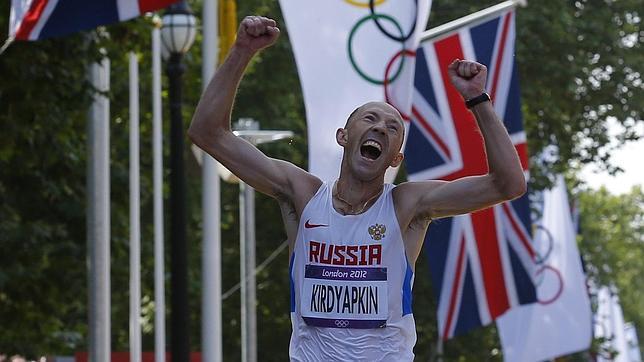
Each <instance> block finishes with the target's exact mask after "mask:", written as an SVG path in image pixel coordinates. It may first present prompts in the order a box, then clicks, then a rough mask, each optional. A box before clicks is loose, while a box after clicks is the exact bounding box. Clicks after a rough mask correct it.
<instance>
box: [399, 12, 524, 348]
mask: <svg viewBox="0 0 644 362" xmlns="http://www.w3.org/2000/svg"><path fill="white" fill-rule="evenodd" d="M514 37H515V30H514V11H512V10H510V11H508V12H505V13H503V14H501V15H500V16H497V17H495V18H493V19H489V18H488V19H487V20H484V21H483V22H479V23H478V24H473V25H469V26H467V27H463V28H460V29H457V30H455V31H454V32H452V33H449V34H446V35H444V36H442V37H440V38H439V39H432V40H430V41H427V42H423V43H421V45H420V48H419V49H418V50H417V54H416V75H415V80H414V88H415V89H414V97H413V106H412V115H411V123H410V125H409V127H410V128H409V138H408V141H407V146H406V149H405V159H406V161H407V164H406V166H407V170H408V173H409V179H410V180H427V179H442V180H454V179H457V178H460V177H463V176H470V175H477V174H484V173H487V171H488V168H487V162H486V159H485V153H484V148H483V140H482V138H481V135H480V132H479V131H478V129H477V127H476V123H475V122H476V121H475V119H474V117H473V115H472V114H471V113H470V112H469V111H468V110H467V108H466V107H465V105H464V102H463V99H462V98H461V96H460V95H459V93H458V92H457V91H456V89H454V87H452V86H451V84H450V83H449V77H448V75H447V66H448V64H449V63H450V62H451V61H452V60H454V59H456V58H459V59H475V60H477V61H478V62H480V63H482V64H485V65H486V66H487V67H488V81H487V89H488V91H489V94H490V96H491V97H492V99H493V102H494V108H495V110H496V112H497V114H498V115H499V116H500V117H502V119H503V121H504V123H505V126H506V128H507V129H508V132H509V134H510V137H511V139H512V141H513V143H514V145H515V147H516V150H517V152H518V154H519V157H520V159H521V163H522V165H523V169H524V170H525V171H526V173H527V168H528V157H527V149H526V136H525V132H524V130H523V124H522V123H523V121H522V117H521V109H520V99H519V80H518V75H517V67H516V66H515V61H514V56H513V55H514ZM530 225H531V224H530V210H529V204H528V198H527V196H523V197H521V198H519V199H517V200H514V201H512V202H508V203H504V204H500V205H497V206H495V207H492V208H489V209H486V210H482V211H478V212H475V213H472V214H468V215H462V216H458V217H453V218H446V219H441V220H436V221H434V222H433V223H432V225H431V226H430V228H429V232H428V233H427V235H426V240H425V253H426V255H427V258H428V260H429V266H430V272H431V276H432V282H433V286H434V290H435V291H436V293H437V298H438V322H439V333H440V335H441V337H442V338H443V339H449V338H451V337H453V336H454V335H458V334H462V333H464V332H466V331H468V330H470V329H471V328H474V327H478V326H483V325H486V324H489V323H490V322H491V321H492V320H494V319H495V318H497V317H498V316H500V315H501V314H503V313H504V312H505V311H507V310H508V309H510V308H512V307H515V306H517V305H520V304H527V303H533V302H535V301H536V293H535V287H534V284H533V282H532V276H533V269H534V266H535V264H534V258H535V253H534V250H533V248H532V245H531V238H530V233H529V232H528V231H529V230H530Z"/></svg>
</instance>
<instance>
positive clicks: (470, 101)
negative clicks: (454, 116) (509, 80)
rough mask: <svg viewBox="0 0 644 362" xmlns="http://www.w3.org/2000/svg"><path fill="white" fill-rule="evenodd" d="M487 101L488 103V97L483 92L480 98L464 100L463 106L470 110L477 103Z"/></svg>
mask: <svg viewBox="0 0 644 362" xmlns="http://www.w3.org/2000/svg"><path fill="white" fill-rule="evenodd" d="M488 101H490V95H489V94H487V93H485V92H483V94H481V95H480V96H476V97H474V98H470V99H468V100H466V101H465V106H466V107H467V108H472V107H474V106H475V105H477V104H479V103H483V102H488Z"/></svg>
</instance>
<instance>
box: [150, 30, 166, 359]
mask: <svg viewBox="0 0 644 362" xmlns="http://www.w3.org/2000/svg"><path fill="white" fill-rule="evenodd" d="M159 27H160V24H159V22H157V23H156V24H155V26H154V28H153V29H152V178H153V181H152V183H153V192H154V201H153V203H154V361H155V362H165V270H164V269H165V253H164V251H163V243H164V237H163V236H164V235H163V144H162V139H163V132H162V129H163V126H162V123H161V115H162V113H163V112H162V109H161V34H160V33H161V32H160V30H159Z"/></svg>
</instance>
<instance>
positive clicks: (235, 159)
mask: <svg viewBox="0 0 644 362" xmlns="http://www.w3.org/2000/svg"><path fill="white" fill-rule="evenodd" d="M279 33H280V31H279V28H278V27H277V24H276V23H275V21H274V20H272V19H268V18H265V17H260V16H248V17H246V18H244V20H242V22H241V24H240V26H239V30H238V32H237V39H236V41H235V43H234V45H233V47H232V49H231V51H230V53H229V54H228V57H227V58H226V60H225V61H224V63H223V64H222V65H221V66H220V67H219V69H218V70H217V72H216V73H215V76H214V77H213V79H212V80H211V81H210V84H208V87H207V88H206V90H205V92H204V94H203V95H202V97H201V100H200V101H199V104H198V106H197V109H196V111H195V114H194V116H193V119H192V123H191V125H190V128H189V129H188V136H189V137H190V139H191V140H192V141H193V142H194V143H195V144H196V145H197V146H199V147H200V148H201V149H203V150H204V151H206V152H207V153H209V154H210V155H212V156H213V157H214V158H215V159H217V160H218V161H219V162H221V163H222V164H223V165H224V166H226V167H227V168H228V169H229V170H231V171H232V172H233V173H234V174H235V175H237V177H239V178H240V179H242V180H243V181H244V182H246V183H248V184H249V185H251V186H253V187H254V188H255V189H257V190H258V191H260V192H263V193H265V194H267V195H270V196H273V197H277V198H283V197H286V198H289V199H292V198H293V197H295V194H297V193H298V192H297V190H296V189H295V188H305V189H306V190H310V189H313V190H315V189H316V188H317V186H319V180H318V179H317V178H315V177H314V176H312V175H310V174H309V173H307V172H306V171H304V170H302V169H300V168H298V167H296V166H294V165H293V164H291V163H289V162H286V161H281V160H275V159H271V158H269V157H267V156H266V155H264V154H263V153H262V152H261V151H259V150H258V149H257V148H256V147H255V146H253V145H252V144H250V143H249V142H247V141H245V140H243V139H241V138H239V137H237V136H235V135H234V134H233V133H232V131H231V128H230V118H231V112H232V107H233V102H234V99H235V94H236V92H237V88H238V86H239V82H240V80H241V78H242V76H243V74H244V71H245V69H246V67H247V66H248V63H249V62H250V60H251V59H252V57H253V56H254V55H255V54H256V53H257V52H258V51H260V50H262V49H264V48H266V47H269V46H271V45H272V44H274V43H275V41H276V40H277V38H278V37H279Z"/></svg>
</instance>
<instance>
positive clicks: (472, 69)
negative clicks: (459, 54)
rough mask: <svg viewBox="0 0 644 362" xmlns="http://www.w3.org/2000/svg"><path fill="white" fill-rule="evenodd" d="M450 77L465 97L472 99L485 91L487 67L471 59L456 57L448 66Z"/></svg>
mask: <svg viewBox="0 0 644 362" xmlns="http://www.w3.org/2000/svg"><path fill="white" fill-rule="evenodd" d="M447 73H448V74H449V78H450V80H451V82H452V84H453V85H454V87H455V88H456V90H458V92H459V93H460V94H461V96H463V98H464V99H472V98H474V97H477V96H479V95H481V94H482V93H483V92H485V81H486V80H487V68H486V67H485V65H483V64H480V63H477V62H473V61H471V60H460V59H455V60H454V61H453V62H452V63H451V64H450V65H449V66H448V67H447Z"/></svg>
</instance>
